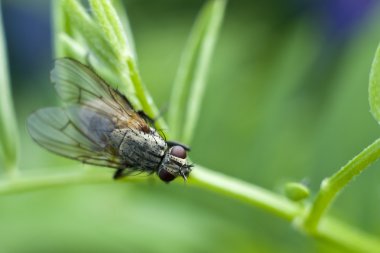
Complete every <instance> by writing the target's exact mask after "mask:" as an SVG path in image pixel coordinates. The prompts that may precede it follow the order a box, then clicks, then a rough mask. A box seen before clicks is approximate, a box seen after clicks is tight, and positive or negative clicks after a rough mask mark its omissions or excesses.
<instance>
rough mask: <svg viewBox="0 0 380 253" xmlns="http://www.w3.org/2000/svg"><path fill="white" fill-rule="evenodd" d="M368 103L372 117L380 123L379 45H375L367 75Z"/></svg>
mask: <svg viewBox="0 0 380 253" xmlns="http://www.w3.org/2000/svg"><path fill="white" fill-rule="evenodd" d="M369 105H370V108H371V113H372V115H373V117H374V118H375V119H376V120H377V122H378V123H379V124H380V45H379V46H378V47H377V50H376V53H375V57H374V59H373V62H372V68H371V72H370V76H369Z"/></svg>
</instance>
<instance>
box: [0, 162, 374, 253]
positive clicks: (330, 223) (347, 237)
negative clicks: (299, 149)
mask: <svg viewBox="0 0 380 253" xmlns="http://www.w3.org/2000/svg"><path fill="white" fill-rule="evenodd" d="M66 169H70V168H66ZM71 169H75V168H71ZM138 181H139V182H144V181H146V177H126V178H124V179H122V180H120V181H119V182H127V183H130V182H138ZM176 182H177V183H181V184H183V182H182V181H180V180H177V181H176ZM102 183H115V181H114V180H112V175H111V174H110V173H109V171H103V170H100V169H93V170H90V171H83V170H82V171H81V172H77V173H64V174H54V175H45V174H44V175H43V176H34V177H26V176H23V177H18V178H15V179H13V180H9V179H8V180H3V181H0V195H9V194H16V193H22V192H30V191H37V190H43V189H48V188H56V187H64V186H72V185H84V184H102ZM188 184H189V185H191V186H195V187H200V188H203V189H205V190H207V191H213V192H215V193H217V194H220V195H222V196H229V197H231V198H233V199H236V200H239V201H241V202H244V203H247V204H249V205H252V206H255V207H258V208H260V209H263V210H266V211H268V212H269V213H272V214H274V215H276V216H278V217H280V218H282V219H285V220H287V221H289V222H292V223H293V224H294V228H296V229H297V230H299V231H300V232H304V227H303V226H302V223H300V221H301V217H303V215H304V213H305V207H304V206H303V205H300V204H298V203H296V202H293V201H290V200H288V199H286V198H285V197H284V196H281V195H278V194H275V193H272V192H271V191H268V190H266V189H264V188H261V187H259V186H255V185H252V184H249V183H247V182H244V181H242V180H239V179H236V178H233V177H229V176H226V175H223V174H221V173H218V172H214V171H211V170H209V169H207V168H204V167H201V166H199V165H196V166H195V167H194V171H193V172H192V174H191V177H190V178H189V182H188ZM311 236H313V237H315V238H316V239H318V240H322V241H326V242H329V243H333V244H335V245H337V246H339V247H341V248H343V249H346V250H349V251H352V252H356V251H357V252H377V250H378V249H380V242H379V240H378V239H377V238H374V237H372V236H371V235H368V234H365V233H363V232H362V231H359V230H357V229H355V228H353V227H350V226H348V225H345V224H344V223H342V222H340V221H338V220H337V219H334V218H332V217H327V218H326V219H324V220H323V222H322V223H321V224H320V226H319V227H318V229H317V230H315V232H314V233H313V234H311Z"/></svg>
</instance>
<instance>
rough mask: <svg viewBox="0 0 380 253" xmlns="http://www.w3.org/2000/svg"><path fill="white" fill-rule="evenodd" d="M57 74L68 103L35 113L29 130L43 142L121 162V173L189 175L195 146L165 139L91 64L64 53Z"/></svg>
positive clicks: (89, 159) (102, 162) (96, 159)
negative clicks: (190, 156)
mask: <svg viewBox="0 0 380 253" xmlns="http://www.w3.org/2000/svg"><path fill="white" fill-rule="evenodd" d="M51 80H52V82H53V83H54V84H55V89H56V91H57V93H58V96H59V97H60V98H61V99H62V100H63V102H64V103H65V106H64V107H49V108H42V109H39V110H38V111H36V112H35V113H33V114H32V115H30V116H29V118H28V123H27V125H28V130H29V133H30V135H31V137H32V138H33V139H34V140H35V141H36V142H37V143H38V144H39V145H41V146H42V147H44V148H45V149H47V150H49V151H51V152H53V153H56V154H59V155H61V156H64V157H67V158H71V159H75V160H79V161H81V162H83V163H87V164H92V165H97V166H106V167H111V168H115V169H116V172H115V174H114V178H115V179H117V178H121V177H123V176H125V175H128V174H131V173H133V172H139V171H141V172H148V173H156V174H157V175H158V177H159V178H160V179H161V180H162V181H164V182H170V181H172V180H174V179H175V178H176V177H178V176H181V177H182V178H184V179H185V180H186V178H187V177H188V175H189V173H190V172H191V165H190V164H189V163H188V161H187V159H186V156H187V151H189V149H188V148H187V147H186V146H184V145H182V144H179V143H176V142H170V141H166V140H164V139H163V138H162V137H161V136H160V135H159V134H158V132H157V130H156V129H155V128H154V127H153V126H151V125H150V124H149V123H148V122H150V121H151V120H149V118H148V117H147V116H146V115H145V114H144V113H140V112H137V111H135V110H134V109H133V107H132V105H131V104H130V102H129V101H128V99H127V98H126V97H125V96H123V95H122V94H120V93H119V92H118V91H117V90H115V89H113V88H111V87H110V86H109V85H108V84H107V83H106V82H105V81H104V80H103V79H102V78H101V77H99V76H98V75H97V74H96V73H95V72H94V71H93V70H92V69H91V68H89V67H88V66H86V65H83V64H82V63H80V62H78V61H76V60H74V59H71V58H60V59H57V60H56V62H55V67H54V69H53V71H52V72H51Z"/></svg>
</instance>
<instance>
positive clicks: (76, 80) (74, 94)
mask: <svg viewBox="0 0 380 253" xmlns="http://www.w3.org/2000/svg"><path fill="white" fill-rule="evenodd" d="M51 79H52V82H54V83H55V88H56V91H57V93H58V95H59V96H60V98H61V99H62V100H63V101H64V102H65V103H66V104H68V105H70V104H77V105H80V106H83V107H86V108H88V109H90V110H93V111H95V112H97V113H99V114H105V115H108V117H110V118H113V119H114V121H115V122H114V123H115V125H116V127H117V128H124V127H129V128H135V129H138V130H141V131H144V132H147V133H149V131H150V128H149V126H148V124H147V123H146V121H145V120H144V119H143V118H142V117H141V116H140V115H139V114H138V113H136V112H135V111H134V110H133V108H132V106H131V104H130V103H129V101H128V100H127V99H126V98H125V97H124V96H123V95H121V94H120V93H119V92H118V91H116V90H114V89H112V88H111V87H110V86H109V85H108V84H107V83H106V82H105V81H104V80H103V79H102V78H101V77H99V76H98V75H97V74H96V73H95V72H93V71H92V70H91V69H90V68H89V67H87V66H86V65H83V64H81V63H80V62H78V61H76V60H74V59H71V58H60V59H57V60H56V62H55V67H54V69H53V71H52V73H51Z"/></svg>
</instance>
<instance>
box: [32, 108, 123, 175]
mask: <svg viewBox="0 0 380 253" xmlns="http://www.w3.org/2000/svg"><path fill="white" fill-rule="evenodd" d="M27 125H28V130H29V133H30V135H31V137H32V138H33V139H34V140H35V141H36V142H37V143H38V144H39V145H41V146H42V147H44V148H46V149H48V150H50V151H52V152H54V153H56V154H59V155H62V156H65V157H68V158H72V159H76V160H79V161H82V162H84V163H88V164H93V165H99V166H108V167H113V168H126V167H128V165H127V164H126V163H125V162H123V160H122V159H121V158H120V157H119V156H118V152H117V151H116V150H115V149H114V147H113V146H112V145H110V142H109V134H110V133H111V132H112V131H113V130H114V127H115V125H114V124H113V123H112V121H111V120H110V119H109V118H108V117H104V116H103V115H100V114H98V113H96V112H95V111H92V110H88V109H85V108H83V107H80V106H70V107H68V108H66V109H63V108H59V107H52V108H44V109H40V110H38V111H37V112H35V113H33V114H32V115H31V116H29V118H28V122H27Z"/></svg>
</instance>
